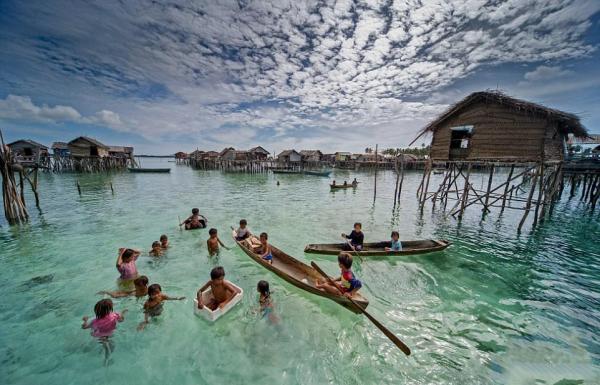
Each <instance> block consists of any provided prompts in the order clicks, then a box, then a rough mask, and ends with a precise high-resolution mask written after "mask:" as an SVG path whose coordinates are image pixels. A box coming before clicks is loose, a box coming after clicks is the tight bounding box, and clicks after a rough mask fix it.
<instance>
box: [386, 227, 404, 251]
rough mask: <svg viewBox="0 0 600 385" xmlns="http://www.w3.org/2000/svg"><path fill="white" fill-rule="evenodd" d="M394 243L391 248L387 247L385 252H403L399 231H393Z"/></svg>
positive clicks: (391, 243)
mask: <svg viewBox="0 0 600 385" xmlns="http://www.w3.org/2000/svg"><path fill="white" fill-rule="evenodd" d="M391 237H392V241H391V242H390V247H386V248H385V251H402V242H400V234H399V233H398V232H397V231H392V235H391Z"/></svg>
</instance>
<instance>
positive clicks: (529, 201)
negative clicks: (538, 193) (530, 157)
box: [517, 171, 538, 232]
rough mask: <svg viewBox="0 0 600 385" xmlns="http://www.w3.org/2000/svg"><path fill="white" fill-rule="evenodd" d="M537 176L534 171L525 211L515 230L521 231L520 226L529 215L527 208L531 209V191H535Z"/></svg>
mask: <svg viewBox="0 0 600 385" xmlns="http://www.w3.org/2000/svg"><path fill="white" fill-rule="evenodd" d="M537 178H538V172H537V171H536V173H535V174H534V175H533V178H532V182H531V189H530V190H529V195H528V197H527V204H526V205H525V213H523V217H522V218H521V222H519V227H518V228H517V232H521V228H522V227H523V224H524V223H525V219H527V216H528V215H529V210H530V209H531V198H532V197H533V192H534V191H535V186H536V182H537Z"/></svg>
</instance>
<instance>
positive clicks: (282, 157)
mask: <svg viewBox="0 0 600 385" xmlns="http://www.w3.org/2000/svg"><path fill="white" fill-rule="evenodd" d="M277 160H278V161H279V162H282V163H295V162H300V161H301V160H302V155H301V154H300V153H299V152H298V151H296V150H285V151H282V152H280V153H279V155H277Z"/></svg>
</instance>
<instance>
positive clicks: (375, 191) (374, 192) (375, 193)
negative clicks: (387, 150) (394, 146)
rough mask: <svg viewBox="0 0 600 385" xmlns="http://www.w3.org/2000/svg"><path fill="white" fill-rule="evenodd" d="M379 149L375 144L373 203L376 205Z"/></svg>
mask: <svg viewBox="0 0 600 385" xmlns="http://www.w3.org/2000/svg"><path fill="white" fill-rule="evenodd" d="M378 148H379V145H378V144H375V182H374V183H373V203H375V199H376V198H377V162H378V158H377V150H378Z"/></svg>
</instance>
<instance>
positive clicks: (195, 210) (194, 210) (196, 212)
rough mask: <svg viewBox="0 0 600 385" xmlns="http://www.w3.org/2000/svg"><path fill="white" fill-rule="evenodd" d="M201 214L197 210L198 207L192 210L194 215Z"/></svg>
mask: <svg viewBox="0 0 600 385" xmlns="http://www.w3.org/2000/svg"><path fill="white" fill-rule="evenodd" d="M199 213H200V209H197V208H196V207H194V208H193V209H192V214H199Z"/></svg>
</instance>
